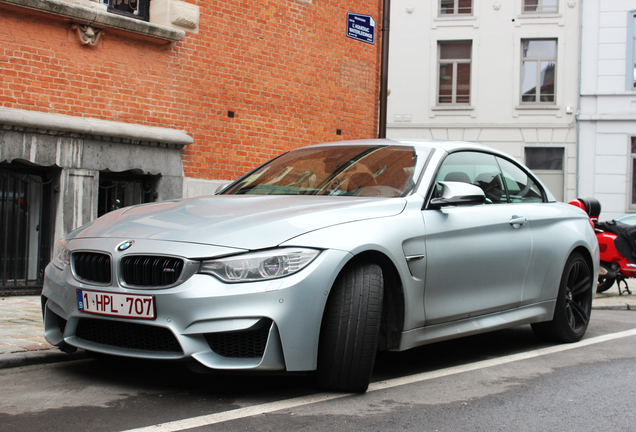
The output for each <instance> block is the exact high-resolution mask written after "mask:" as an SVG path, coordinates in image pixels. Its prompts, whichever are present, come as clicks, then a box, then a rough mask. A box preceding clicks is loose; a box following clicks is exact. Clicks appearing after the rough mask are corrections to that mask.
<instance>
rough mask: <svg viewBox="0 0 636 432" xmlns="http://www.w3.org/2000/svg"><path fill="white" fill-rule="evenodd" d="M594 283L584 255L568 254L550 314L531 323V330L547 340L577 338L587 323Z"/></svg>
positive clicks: (575, 339)
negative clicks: (545, 320) (551, 314)
mask: <svg viewBox="0 0 636 432" xmlns="http://www.w3.org/2000/svg"><path fill="white" fill-rule="evenodd" d="M594 282H595V281H594V280H593V278H592V272H591V271H590V266H589V265H588V264H587V261H585V258H583V256H581V255H580V254H578V253H574V254H572V255H571V256H570V258H569V259H568V261H567V263H566V264H565V268H564V269H563V276H562V277H561V283H560V285H559V293H558V294H557V302H556V306H555V310H554V317H553V319H552V321H547V322H542V323H536V324H532V330H533V331H534V333H535V334H536V335H537V336H538V337H539V338H541V339H544V340H548V341H551V342H578V341H580V340H581V339H582V338H583V335H585V331H586V330H587V326H588V324H589V322H590V313H591V312H592V297H593V295H594V294H593V293H594V290H593V285H594Z"/></svg>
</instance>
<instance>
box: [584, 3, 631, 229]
mask: <svg viewBox="0 0 636 432" xmlns="http://www.w3.org/2000/svg"><path fill="white" fill-rule="evenodd" d="M634 10H636V0H621V1H617V0H614V1H607V0H585V2H584V4H583V9H582V14H583V19H582V38H581V45H582V49H581V52H582V54H581V110H580V113H579V116H578V117H579V147H580V149H579V152H580V158H579V172H580V175H579V182H578V186H579V195H580V196H594V197H596V198H597V199H598V200H599V201H600V202H601V206H602V212H601V219H603V220H609V219H613V218H616V217H618V216H621V215H623V214H625V213H631V212H636V207H634V206H632V205H630V201H631V200H630V189H631V166H630V164H631V137H632V136H636V92H635V91H633V90H627V87H628V78H627V76H628V72H627V69H628V65H627V52H628V50H629V47H628V43H627V42H628V37H629V31H628V27H627V26H628V16H629V12H630V11H634Z"/></svg>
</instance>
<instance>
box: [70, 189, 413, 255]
mask: <svg viewBox="0 0 636 432" xmlns="http://www.w3.org/2000/svg"><path fill="white" fill-rule="evenodd" d="M405 205H406V200H405V199H404V198H362V197H323V196H254V195H220V196H210V197H197V198H190V199H185V200H178V201H166V202H161V203H153V204H145V205H140V206H134V207H127V208H124V209H121V210H118V211H114V212H111V213H108V214H106V215H104V216H102V217H101V218H99V219H97V220H95V221H94V222H93V223H91V224H89V225H86V226H84V227H82V228H80V229H78V230H76V231H74V232H72V233H71V234H70V235H69V237H68V238H69V240H70V239H74V238H104V237H108V238H122V239H152V240H164V241H180V242H189V243H201V244H208V245H216V246H225V247H232V248H240V249H248V250H254V249H263V248H268V247H275V246H277V245H279V244H280V243H282V242H284V241H286V240H289V239H291V238H294V237H296V236H298V235H301V234H304V233H306V232H309V231H313V230H317V229H320V228H324V227H327V226H331V225H337V224H342V223H347V222H354V221H357V220H363V219H373V218H380V217H387V216H393V215H397V214H399V213H401V212H402V211H403V210H404V207H405Z"/></svg>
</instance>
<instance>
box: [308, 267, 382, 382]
mask: <svg viewBox="0 0 636 432" xmlns="http://www.w3.org/2000/svg"><path fill="white" fill-rule="evenodd" d="M383 291H384V283H383V278H382V269H381V268H380V267H379V266H378V265H376V264H368V263H363V264H355V265H351V266H349V267H347V268H345V270H343V272H342V273H341V274H340V275H339V276H338V279H336V282H335V284H334V286H333V288H332V290H331V293H330V294H329V299H328V300H327V306H326V307H325V313H324V316H323V320H322V327H321V330H320V344H319V349H318V369H317V371H316V372H315V373H314V379H315V384H316V385H317V386H318V387H320V388H323V389H325V390H333V391H345V392H365V391H366V390H367V388H368V386H369V379H370V378H371V372H373V364H374V362H375V354H376V351H377V346H378V335H379V332H380V323H381V318H382V296H383Z"/></svg>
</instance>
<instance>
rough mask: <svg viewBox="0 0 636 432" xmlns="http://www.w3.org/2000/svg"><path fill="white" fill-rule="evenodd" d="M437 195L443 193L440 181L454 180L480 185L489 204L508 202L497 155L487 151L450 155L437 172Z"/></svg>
mask: <svg viewBox="0 0 636 432" xmlns="http://www.w3.org/2000/svg"><path fill="white" fill-rule="evenodd" d="M435 181H436V182H438V183H437V194H438V195H437V196H440V195H441V192H442V187H441V185H440V184H439V182H440V181H453V182H461V183H468V184H473V185H475V186H479V187H480V188H481V189H482V190H483V191H484V194H485V195H486V203H487V204H502V203H507V202H508V198H507V197H506V193H505V190H504V186H503V183H502V178H501V172H500V169H499V166H498V165H497V161H496V160H495V157H494V156H493V155H490V154H486V153H475V152H459V153H453V154H451V155H449V156H448V157H447V158H446V159H444V162H443V163H442V166H441V168H440V170H439V172H438V173H437V177H436V178H435Z"/></svg>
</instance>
